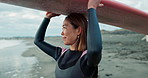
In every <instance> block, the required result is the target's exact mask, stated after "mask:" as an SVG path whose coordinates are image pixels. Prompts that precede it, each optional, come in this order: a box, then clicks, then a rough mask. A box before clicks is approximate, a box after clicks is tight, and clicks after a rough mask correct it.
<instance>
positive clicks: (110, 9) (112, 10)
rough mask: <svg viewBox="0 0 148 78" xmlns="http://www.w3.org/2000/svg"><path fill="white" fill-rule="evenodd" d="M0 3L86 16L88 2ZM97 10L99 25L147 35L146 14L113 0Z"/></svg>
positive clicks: (28, 0) (29, 0)
mask: <svg viewBox="0 0 148 78" xmlns="http://www.w3.org/2000/svg"><path fill="white" fill-rule="evenodd" d="M0 2H2V3H7V4H13V5H17V6H23V7H28V8H33V9H38V10H42V11H49V12H54V13H58V14H63V15H67V14H69V13H73V12H77V13H83V14H85V15H87V2H88V0H0ZM101 3H103V4H104V6H103V7H98V8H97V16H98V19H99V22H100V23H104V24H109V25H113V26H117V27H121V28H125V29H128V30H132V31H135V32H139V33H142V34H148V13H146V12H143V11H141V10H138V9H135V8H132V7H130V6H127V5H125V4H123V3H120V2H117V1H114V0H102V2H101Z"/></svg>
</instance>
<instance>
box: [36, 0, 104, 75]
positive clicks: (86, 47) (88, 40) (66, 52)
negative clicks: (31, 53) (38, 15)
mask: <svg viewBox="0 0 148 78" xmlns="http://www.w3.org/2000/svg"><path fill="white" fill-rule="evenodd" d="M100 1H101V0H89V2H88V21H87V19H86V17H85V16H84V15H83V14H80V13H71V14H69V15H68V16H67V17H66V18H65V20H64V22H63V25H62V32H61V35H62V39H63V42H64V44H65V45H69V46H70V48H69V49H66V48H62V47H58V46H54V45H52V44H49V43H47V42H45V41H44V37H45V32H46V29H47V26H48V24H49V22H50V19H51V18H52V17H55V16H59V14H55V13H51V12H47V14H46V17H45V18H44V20H43V22H42V24H41V25H40V27H39V29H38V31H37V33H36V36H35V41H34V43H35V44H36V45H37V46H38V47H39V48H40V49H41V50H43V51H44V52H45V53H46V54H48V55H49V56H51V57H53V59H55V60H56V61H57V65H56V70H55V76H56V78H97V76H98V64H99V63H100V60H101V56H102V54H101V52H102V39H101V32H100V28H99V24H98V19H97V16H96V8H97V7H98V4H100Z"/></svg>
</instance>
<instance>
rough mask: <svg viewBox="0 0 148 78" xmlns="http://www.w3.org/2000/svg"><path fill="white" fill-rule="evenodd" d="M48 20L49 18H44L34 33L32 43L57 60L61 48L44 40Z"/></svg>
mask: <svg viewBox="0 0 148 78" xmlns="http://www.w3.org/2000/svg"><path fill="white" fill-rule="evenodd" d="M49 21H50V19H48V18H44V20H43V22H42V24H41V25H40V27H39V29H38V31H37V33H36V36H35V40H34V43H35V44H36V45H37V46H38V47H39V48H40V49H41V50H42V51H44V52H45V53H46V54H48V55H50V56H51V57H53V58H54V59H55V60H57V59H58V57H59V56H60V54H61V51H62V49H61V48H59V47H56V46H53V45H51V44H49V43H47V42H45V41H44V37H45V33H46V29H47V26H48V24H49Z"/></svg>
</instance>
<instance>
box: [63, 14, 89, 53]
mask: <svg viewBox="0 0 148 78" xmlns="http://www.w3.org/2000/svg"><path fill="white" fill-rule="evenodd" d="M65 20H68V21H69V22H70V23H71V25H72V26H73V28H74V29H77V28H78V27H79V26H80V27H81V28H82V32H81V34H80V35H79V40H78V43H77V47H76V50H77V51H84V50H86V49H87V25H88V21H87V19H86V17H85V16H84V15H83V14H81V13H71V14H69V15H68V16H67V17H66V18H65Z"/></svg>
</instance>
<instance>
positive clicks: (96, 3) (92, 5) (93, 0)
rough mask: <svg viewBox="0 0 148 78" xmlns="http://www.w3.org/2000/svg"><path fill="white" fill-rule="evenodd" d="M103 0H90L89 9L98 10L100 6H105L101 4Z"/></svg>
mask: <svg viewBox="0 0 148 78" xmlns="http://www.w3.org/2000/svg"><path fill="white" fill-rule="evenodd" d="M100 2H101V0H89V1H88V9H90V8H94V9H96V8H97V7H98V6H100V7H101V6H104V5H103V4H101V3H100Z"/></svg>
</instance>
